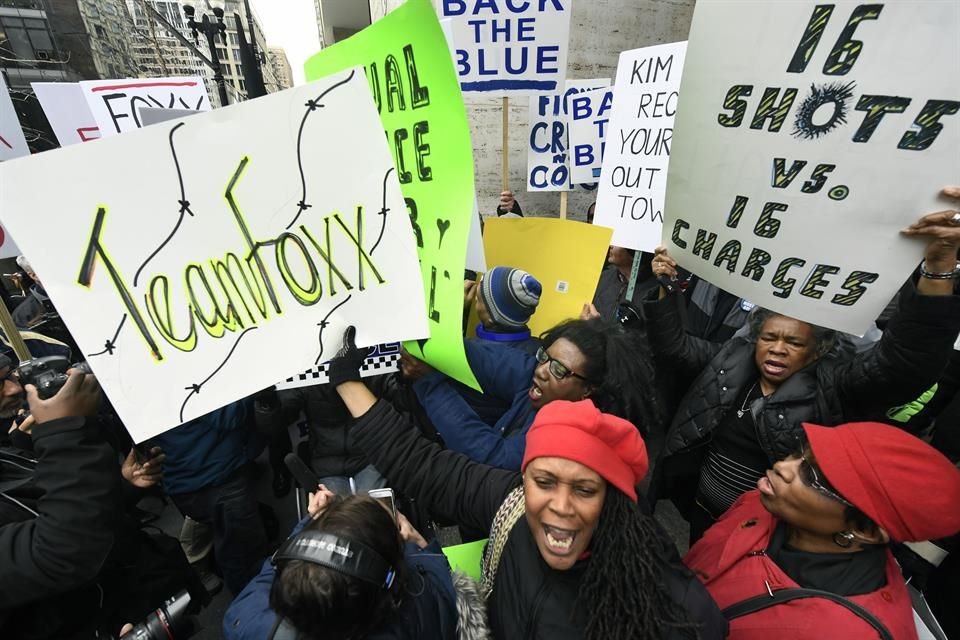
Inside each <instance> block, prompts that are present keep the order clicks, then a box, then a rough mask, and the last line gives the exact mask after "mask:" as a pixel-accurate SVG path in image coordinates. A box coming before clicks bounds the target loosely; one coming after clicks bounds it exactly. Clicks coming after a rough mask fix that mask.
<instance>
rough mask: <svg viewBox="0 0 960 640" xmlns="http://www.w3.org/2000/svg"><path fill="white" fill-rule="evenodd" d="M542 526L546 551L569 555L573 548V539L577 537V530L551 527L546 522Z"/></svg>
mask: <svg viewBox="0 0 960 640" xmlns="http://www.w3.org/2000/svg"><path fill="white" fill-rule="evenodd" d="M542 526H543V537H544V541H545V542H546V549H547V551H549V552H550V553H552V554H554V555H558V556H566V555H569V554H570V552H571V550H572V549H573V541H574V540H576V538H577V531H576V530H575V529H562V528H560V527H552V526H550V525H548V524H543V525H542Z"/></svg>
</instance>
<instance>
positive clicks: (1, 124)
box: [0, 73, 30, 162]
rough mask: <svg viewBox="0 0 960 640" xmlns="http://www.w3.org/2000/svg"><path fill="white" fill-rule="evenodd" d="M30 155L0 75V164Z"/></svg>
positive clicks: (18, 120) (5, 85)
mask: <svg viewBox="0 0 960 640" xmlns="http://www.w3.org/2000/svg"><path fill="white" fill-rule="evenodd" d="M27 155H30V147H28V146H27V139H26V138H25V137H24V136H23V129H21V128H20V118H18V117H17V112H16V110H15V109H14V108H13V101H12V100H11V99H10V94H9V93H8V91H7V83H6V82H5V81H4V79H3V74H2V73H0V162H3V161H4V160H12V159H13V158H19V157H21V156H27Z"/></svg>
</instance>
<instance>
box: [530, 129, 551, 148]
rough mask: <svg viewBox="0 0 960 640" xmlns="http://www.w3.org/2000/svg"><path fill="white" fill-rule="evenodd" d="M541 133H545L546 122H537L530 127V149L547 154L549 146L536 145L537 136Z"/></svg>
mask: <svg viewBox="0 0 960 640" xmlns="http://www.w3.org/2000/svg"><path fill="white" fill-rule="evenodd" d="M541 131H542V132H544V133H545V132H546V131H547V123H546V122H538V123H537V124H535V125H533V126H532V127H530V148H531V149H533V150H534V151H536V152H537V153H547V152H548V151H550V145H549V144H545V145H539V144H537V134H538V133H540V132H541Z"/></svg>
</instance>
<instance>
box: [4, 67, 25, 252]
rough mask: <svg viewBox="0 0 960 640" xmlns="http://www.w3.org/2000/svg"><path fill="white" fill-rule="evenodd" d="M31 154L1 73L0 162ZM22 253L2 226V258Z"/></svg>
mask: <svg viewBox="0 0 960 640" xmlns="http://www.w3.org/2000/svg"><path fill="white" fill-rule="evenodd" d="M28 155H30V147H28V146H27V139H26V138H25V137H24V135H23V129H21V128H20V118H18V117H17V112H16V110H15V109H14V108H13V101H12V100H11V99H10V94H9V93H8V91H7V84H6V81H5V80H4V78H3V74H2V73H0V162H3V161H5V160H13V159H14V158H20V157H22V156H28ZM18 255H20V249H19V248H17V245H16V243H15V242H14V241H13V238H11V237H10V234H9V233H7V230H6V229H4V228H3V227H2V226H0V258H13V257H16V256H18Z"/></svg>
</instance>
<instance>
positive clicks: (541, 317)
mask: <svg viewBox="0 0 960 640" xmlns="http://www.w3.org/2000/svg"><path fill="white" fill-rule="evenodd" d="M611 235H613V231H612V230H611V229H610V228H608V227H598V226H596V225H592V224H587V223H585V222H576V221H574V220H560V219H558V218H495V219H489V220H487V221H486V225H485V227H484V230H483V248H484V253H485V254H486V258H487V268H489V269H492V268H493V267H516V268H517V269H523V270H524V271H527V272H528V273H530V274H531V275H532V276H533V277H535V278H536V279H537V280H539V281H540V284H541V286H542V287H543V294H542V295H541V296H540V304H539V306H538V307H537V312H536V313H535V314H533V317H532V318H531V319H530V331H531V332H532V333H533V335H539V334H540V333H542V332H543V331H546V330H547V329H549V328H550V327H552V326H554V325H556V324H557V323H558V322H561V321H562V320H566V319H567V318H576V317H578V316H579V315H580V311H581V310H582V309H583V305H584V304H585V303H587V302H590V301H592V300H593V293H594V291H595V289H596V288H597V279H598V278H599V277H600V269H601V268H603V261H604V257H605V256H606V255H607V247H608V246H609V245H610V237H611Z"/></svg>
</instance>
